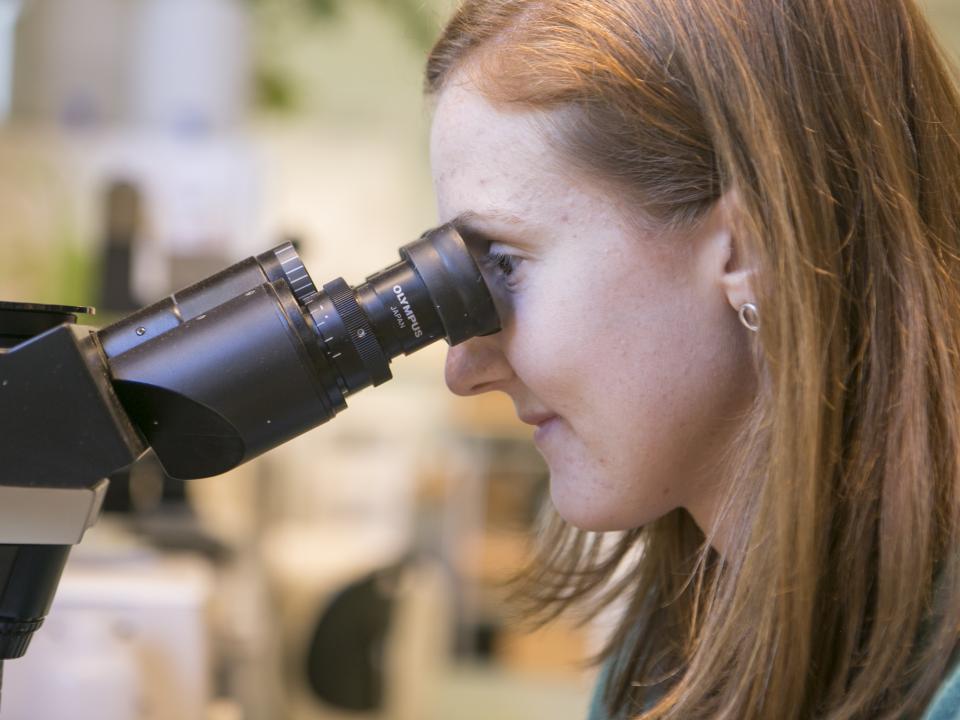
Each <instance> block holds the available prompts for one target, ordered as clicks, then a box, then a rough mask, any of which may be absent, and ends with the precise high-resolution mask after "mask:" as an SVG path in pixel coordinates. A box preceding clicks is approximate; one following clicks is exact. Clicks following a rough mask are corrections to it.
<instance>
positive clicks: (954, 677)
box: [923, 663, 960, 720]
mask: <svg viewBox="0 0 960 720" xmlns="http://www.w3.org/2000/svg"><path fill="white" fill-rule="evenodd" d="M923 720H960V663H955V664H954V666H953V669H952V670H951V671H950V673H949V674H948V675H947V676H946V678H944V681H943V683H942V684H941V685H940V689H939V690H937V694H936V695H934V696H933V702H931V703H930V706H929V707H928V708H927V711H926V713H924V715H923Z"/></svg>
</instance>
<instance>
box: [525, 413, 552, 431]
mask: <svg viewBox="0 0 960 720" xmlns="http://www.w3.org/2000/svg"><path fill="white" fill-rule="evenodd" d="M555 417H557V416H556V415H554V414H553V413H538V414H526V415H520V420H521V421H523V422H525V423H526V424H527V425H536V426H537V427H538V428H539V427H541V426H542V425H544V424H545V423H548V422H549V421H550V420H553V419H554V418H555Z"/></svg>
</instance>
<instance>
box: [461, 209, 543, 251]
mask: <svg viewBox="0 0 960 720" xmlns="http://www.w3.org/2000/svg"><path fill="white" fill-rule="evenodd" d="M485 221H494V222H501V223H504V224H505V225H510V226H513V227H515V228H517V230H524V231H526V232H530V231H531V229H530V226H529V225H528V224H527V222H526V221H524V220H523V219H521V218H520V217H518V216H517V215H514V214H512V213H508V212H504V211H502V210H497V209H492V210H487V211H485V212H483V213H479V212H476V211H474V210H466V211H464V212H462V213H460V214H459V215H457V216H456V217H455V218H454V219H453V220H451V221H450V224H451V225H453V227H455V228H456V229H457V231H458V232H459V233H460V234H461V235H463V236H464V239H466V240H470V239H476V240H480V241H483V242H488V243H494V242H503V243H506V244H508V245H516V246H518V247H529V246H532V243H531V242H529V241H525V240H524V239H523V238H521V237H518V236H515V235H512V234H510V235H509V236H504V237H500V235H501V233H500V232H499V231H498V230H497V229H491V230H485V229H484V228H482V227H481V225H482V224H483V223H484V222H485ZM511 229H512V228H511Z"/></svg>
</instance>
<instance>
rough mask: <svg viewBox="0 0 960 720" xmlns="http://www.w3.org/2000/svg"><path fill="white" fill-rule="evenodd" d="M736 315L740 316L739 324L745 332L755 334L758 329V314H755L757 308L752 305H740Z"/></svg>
mask: <svg viewBox="0 0 960 720" xmlns="http://www.w3.org/2000/svg"><path fill="white" fill-rule="evenodd" d="M737 314H738V315H740V322H742V323H743V326H744V327H745V328H747V330H752V331H753V332H757V331H758V330H759V329H760V314H759V313H758V312H757V306H756V305H754V304H753V303H744V304H743V305H741V306H740V310H739V311H738V313H737Z"/></svg>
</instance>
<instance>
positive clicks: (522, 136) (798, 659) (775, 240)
mask: <svg viewBox="0 0 960 720" xmlns="http://www.w3.org/2000/svg"><path fill="white" fill-rule="evenodd" d="M427 86H428V92H429V93H430V94H431V95H432V96H433V97H434V98H435V103H436V110H435V119H434V123H433V129H432V137H431V157H432V163H433V170H434V179H435V185H436V190H437V196H438V202H439V207H440V214H441V219H442V220H444V221H450V222H453V223H455V224H456V225H457V226H458V227H459V228H460V229H461V231H462V233H463V235H464V236H465V237H466V238H467V239H468V241H469V242H470V243H471V244H472V245H473V246H474V247H475V248H476V249H477V252H478V253H479V254H480V255H482V260H483V265H484V268H485V272H486V273H487V276H488V281H489V284H490V285H491V287H492V288H493V289H494V294H495V295H496V301H497V303H498V306H499V310H500V313H501V316H502V319H503V331H502V332H500V333H498V334H496V335H492V336H488V337H483V338H476V339H473V340H471V341H469V342H467V343H465V344H463V345H461V346H458V347H455V348H452V349H451V350H450V353H449V355H448V359H447V368H446V371H447V382H448V384H449V386H450V387H451V389H452V390H453V391H454V392H456V393H459V394H464V395H468V394H474V393H480V392H486V391H503V392H506V393H508V394H509V395H510V397H511V398H512V400H513V401H514V404H515V406H516V410H517V413H518V415H519V416H520V418H521V419H522V420H524V421H525V422H528V423H530V424H532V425H536V426H537V430H536V433H535V441H536V444H537V446H538V448H539V450H540V451H541V453H542V455H543V456H544V458H545V460H546V462H547V464H548V466H549V469H550V476H551V495H552V500H553V505H554V507H555V508H556V511H557V513H558V515H559V517H557V518H555V519H554V520H552V521H551V523H550V524H549V526H548V527H547V528H546V531H545V532H546V534H545V536H544V538H543V540H544V542H543V544H542V550H541V552H540V556H539V558H538V562H537V563H536V564H535V566H534V567H533V568H531V570H530V571H529V572H528V573H527V574H526V575H525V578H524V581H525V586H524V588H523V590H524V595H525V597H526V598H527V599H528V600H529V601H530V606H531V607H532V608H534V609H535V610H536V611H537V613H538V615H539V617H540V618H541V619H543V620H547V619H550V618H552V617H555V616H556V615H557V614H558V613H559V612H561V611H562V610H565V609H568V608H571V607H573V606H579V607H581V608H585V609H586V610H587V611H588V614H589V612H590V611H596V609H598V608H599V607H602V606H604V605H606V604H608V603H610V602H613V601H615V600H616V601H619V602H623V603H624V604H625V607H626V610H625V612H624V614H623V618H622V621H621V622H620V625H619V628H618V629H617V631H616V632H615V633H614V635H613V637H612V639H611V641H610V644H609V646H608V647H607V648H606V650H605V652H604V657H605V658H606V663H605V669H604V672H603V674H602V676H601V680H600V683H599V687H598V691H597V699H596V702H595V707H594V709H593V711H592V713H593V717H596V718H607V717H610V718H613V717H616V718H620V717H635V716H638V715H642V717H643V718H683V719H684V720H689V719H690V718H735V719H737V720H741V719H743V718H772V719H776V720H784V719H790V718H917V717H922V716H923V715H924V713H925V712H926V713H930V714H931V715H930V716H931V717H934V716H935V717H938V718H939V717H953V716H954V714H955V713H956V714H960V710H958V705H960V702H958V701H957V700H956V698H953V699H951V695H950V693H951V692H954V693H958V694H960V685H951V684H950V679H951V671H952V670H953V667H954V659H955V657H956V649H957V647H958V630H960V573H958V571H960V552H958V550H960V542H958V540H960V388H958V381H960V230H958V225H960V96H958V92H957V88H956V86H955V84H954V81H953V79H952V76H951V73H950V71H949V70H948V68H947V66H946V62H945V60H944V57H943V55H942V53H941V51H940V50H939V49H938V47H937V45H936V42H935V41H934V39H933V37H932V35H931V32H930V29H929V28H928V26H927V24H926V23H925V21H924V19H923V18H922V16H921V14H920V12H919V11H918V9H917V8H916V6H915V5H914V4H913V2H911V0H873V1H867V0H830V1H829V2H825V1H824V0H790V2H782V1H778V0H591V1H590V2H584V1H583V0H541V1H536V2H535V1H533V0H468V1H467V2H466V3H464V4H463V5H462V6H461V7H460V9H459V10H458V11H457V13H456V14H455V16H454V17H453V19H452V20H451V22H450V23H449V25H448V26H447V28H446V30H445V32H444V33H443V36H442V37H441V39H440V40H439V42H438V43H437V45H436V47H435V48H434V50H433V52H432V54H431V56H430V59H429V64H428V68H427ZM612 530H617V531H623V532H622V534H620V535H618V536H617V540H616V542H615V543H613V545H612V546H611V544H610V543H609V541H607V542H604V537H603V536H602V535H600V534H597V533H595V532H593V531H612ZM955 682H958V683H960V678H956V679H955ZM938 690H939V695H938ZM937 713H941V714H939V715H937Z"/></svg>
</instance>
